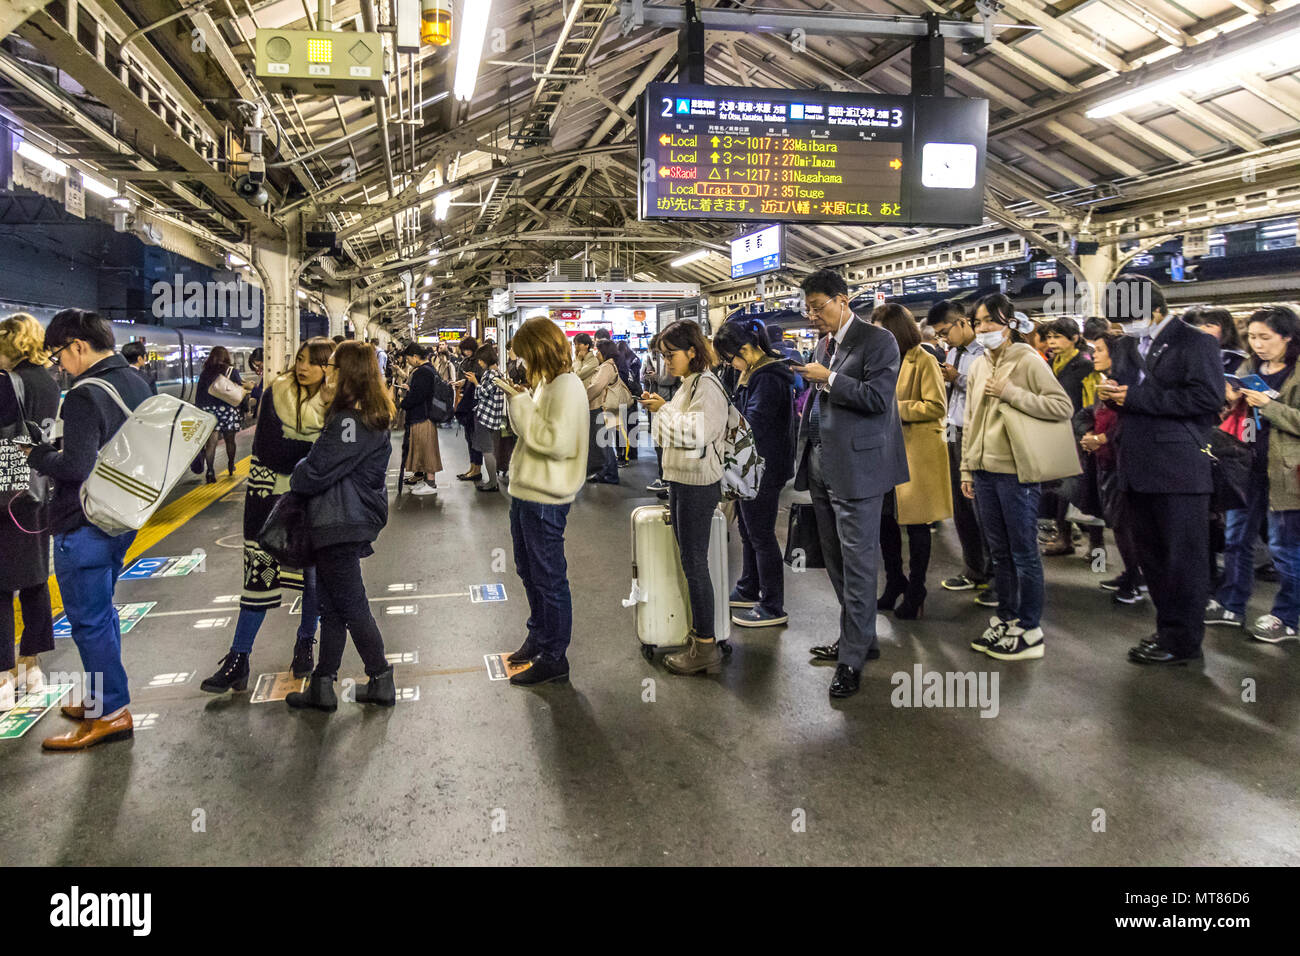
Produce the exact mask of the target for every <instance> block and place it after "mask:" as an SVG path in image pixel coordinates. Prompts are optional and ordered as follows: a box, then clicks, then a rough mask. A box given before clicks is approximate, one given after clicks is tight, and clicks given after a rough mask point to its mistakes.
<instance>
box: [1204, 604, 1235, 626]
mask: <svg viewBox="0 0 1300 956" xmlns="http://www.w3.org/2000/svg"><path fill="white" fill-rule="evenodd" d="M1202 620H1204V622H1205V623H1206V624H1208V625H1210V626H1214V625H1220V626H1225V627H1241V625H1242V620H1241V615H1240V614H1237V613H1236V612H1235V611H1229V610H1228V609H1227V608H1226V607H1224V606H1223V605H1222V604H1220V603H1219V602H1218V601H1216V600H1214V599H1213V598H1211V599H1210V603H1209V604H1207V605H1205V615H1204V617H1203V618H1202Z"/></svg>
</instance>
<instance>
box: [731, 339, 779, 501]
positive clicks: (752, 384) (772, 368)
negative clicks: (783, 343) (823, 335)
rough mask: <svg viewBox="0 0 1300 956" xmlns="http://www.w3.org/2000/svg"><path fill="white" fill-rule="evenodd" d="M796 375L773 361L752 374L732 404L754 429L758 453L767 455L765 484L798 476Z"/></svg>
mask: <svg viewBox="0 0 1300 956" xmlns="http://www.w3.org/2000/svg"><path fill="white" fill-rule="evenodd" d="M794 378H795V376H794V372H792V371H790V369H789V368H788V367H787V366H786V365H785V364H784V363H783V362H779V361H777V362H769V363H768V364H767V365H763V366H760V367H759V368H757V369H755V370H754V371H753V372H751V373H750V375H749V381H748V382H747V383H746V384H744V385H741V386H740V387H738V388H737V389H736V394H735V395H733V396H732V399H731V400H732V402H733V403H734V404H735V406H736V408H737V409H739V410H740V414H742V415H744V416H745V420H746V421H747V422H749V427H750V428H752V429H753V430H754V441H755V443H756V444H757V445H758V453H759V454H760V455H762V456H763V483H764V484H767V483H768V482H769V481H775V482H778V483H779V484H781V485H784V484H785V483H786V482H787V481H789V480H790V479H791V477H793V476H794V442H793V441H792V433H791V427H792V426H791V423H792V422H793V420H794Z"/></svg>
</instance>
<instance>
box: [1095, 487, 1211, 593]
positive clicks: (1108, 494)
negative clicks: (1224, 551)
mask: <svg viewBox="0 0 1300 956" xmlns="http://www.w3.org/2000/svg"><path fill="white" fill-rule="evenodd" d="M1097 491H1098V493H1099V494H1100V495H1101V509H1102V511H1103V512H1104V515H1103V517H1105V519H1106V524H1107V525H1109V526H1110V530H1111V531H1112V532H1114V534H1115V547H1117V548H1119V557H1120V560H1121V561H1122V562H1123V563H1124V575H1125V577H1127V578H1128V582H1129V585H1130V586H1132V587H1137V586H1138V585H1140V584H1144V583H1145V582H1144V581H1143V580H1142V572H1141V570H1140V567H1141V564H1142V560H1141V557H1140V556H1139V553H1138V546H1137V541H1135V540H1134V538H1133V521H1132V519H1130V518H1129V517H1128V516H1127V515H1126V514H1125V513H1124V508H1125V495H1124V492H1123V491H1121V490H1120V487H1119V475H1117V474H1116V473H1115V469H1114V468H1098V469H1097ZM1207 550H1208V545H1207ZM1211 560H1213V555H1211Z"/></svg>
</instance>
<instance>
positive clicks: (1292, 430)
mask: <svg viewBox="0 0 1300 956" xmlns="http://www.w3.org/2000/svg"><path fill="white" fill-rule="evenodd" d="M1246 335H1247V339H1248V341H1249V343H1250V350H1251V352H1252V353H1253V354H1254V357H1253V358H1250V359H1247V360H1246V361H1244V362H1242V363H1241V365H1240V367H1239V368H1238V369H1237V370H1236V371H1237V374H1236V375H1235V376H1230V377H1229V380H1228V384H1227V387H1226V389H1225V392H1226V394H1227V397H1228V401H1229V402H1231V403H1232V404H1233V405H1234V406H1235V407H1236V410H1237V412H1238V416H1237V417H1239V418H1241V419H1242V420H1243V422H1244V424H1245V426H1246V428H1247V431H1248V434H1247V436H1245V437H1251V438H1253V441H1251V442H1250V445H1251V452H1252V456H1251V461H1252V467H1251V473H1250V486H1249V493H1248V495H1247V498H1246V506H1245V507H1244V508H1237V509H1233V510H1231V511H1229V512H1228V513H1227V530H1226V534H1225V548H1224V554H1223V557H1224V562H1223V584H1222V585H1221V586H1220V587H1219V591H1218V594H1216V595H1215V598H1214V599H1213V600H1211V601H1210V602H1209V604H1208V605H1206V608H1205V623H1206V624H1211V625H1221V626H1222V625H1226V626H1230V627H1241V626H1242V623H1243V621H1244V619H1245V614H1246V602H1247V600H1248V599H1249V598H1250V594H1251V591H1252V589H1253V588H1254V584H1255V560H1254V558H1255V539H1256V538H1257V537H1258V536H1259V532H1260V526H1261V525H1263V524H1264V523H1267V525H1268V547H1269V551H1271V552H1272V555H1273V563H1274V564H1275V565H1276V566H1277V569H1278V574H1279V578H1280V580H1281V587H1279V588H1278V592H1277V596H1276V597H1275V598H1274V600H1273V609H1272V612H1271V613H1269V614H1264V615H1261V616H1260V617H1258V618H1257V619H1256V620H1255V621H1254V623H1253V624H1251V625H1250V627H1249V628H1247V630H1248V632H1249V633H1250V635H1251V636H1252V637H1254V638H1256V639H1258V640H1261V641H1266V642H1268V643H1270V644H1276V643H1278V642H1280V641H1287V640H1297V639H1300V636H1298V632H1297V628H1298V627H1300V478H1298V477H1297V473H1296V468H1295V465H1294V464H1288V462H1292V463H1293V462H1295V461H1296V460H1297V458H1300V376H1298V375H1297V374H1296V358H1297V356H1300V317H1297V315H1296V313H1295V312H1294V311H1293V310H1292V309H1291V308H1290V307H1288V306H1282V305H1278V306H1269V307H1267V308H1264V309H1260V310H1259V311H1258V312H1255V313H1254V314H1252V315H1251V317H1250V321H1249V323H1248V324H1247V326H1246ZM1230 417H1231V416H1230ZM1256 419H1257V420H1258V423H1257V424H1256ZM1252 426H1253V428H1252ZM1250 431H1253V435H1251V434H1249V432H1250Z"/></svg>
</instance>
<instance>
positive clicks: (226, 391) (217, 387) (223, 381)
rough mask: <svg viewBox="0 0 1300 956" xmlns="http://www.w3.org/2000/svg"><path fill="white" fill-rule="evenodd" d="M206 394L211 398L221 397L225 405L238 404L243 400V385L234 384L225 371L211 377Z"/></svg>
mask: <svg viewBox="0 0 1300 956" xmlns="http://www.w3.org/2000/svg"><path fill="white" fill-rule="evenodd" d="M208 394H209V395H211V396H212V397H213V398H219V399H221V400H222V401H223V402H225V403H226V404H227V405H239V404H240V403H241V402H243V400H244V389H243V386H241V385H236V384H235V383H234V381H233V380H232V379H231V378H230V376H229V375H227V374H226V373H225V372H222V373H221V374H220V375H218V376H217V377H216V378H215V379H213V381H212V384H211V385H209V386H208Z"/></svg>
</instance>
